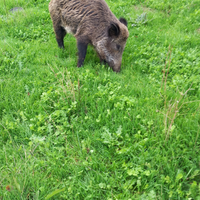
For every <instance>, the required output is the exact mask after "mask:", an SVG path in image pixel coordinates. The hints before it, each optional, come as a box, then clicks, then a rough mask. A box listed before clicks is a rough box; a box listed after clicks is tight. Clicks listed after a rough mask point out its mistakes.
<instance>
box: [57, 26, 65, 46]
mask: <svg viewBox="0 0 200 200" xmlns="http://www.w3.org/2000/svg"><path fill="white" fill-rule="evenodd" d="M54 30H55V34H56V40H57V43H58V46H59V47H60V48H63V49H64V42H63V39H64V37H65V35H66V31H65V29H64V28H63V27H61V26H58V27H55V28H54Z"/></svg>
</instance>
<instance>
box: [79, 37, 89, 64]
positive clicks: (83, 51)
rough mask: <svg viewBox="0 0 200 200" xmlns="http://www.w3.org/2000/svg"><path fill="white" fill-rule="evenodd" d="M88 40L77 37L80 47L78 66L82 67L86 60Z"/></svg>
mask: <svg viewBox="0 0 200 200" xmlns="http://www.w3.org/2000/svg"><path fill="white" fill-rule="evenodd" d="M88 43H89V42H87V41H83V40H82V39H77V48H78V64H77V67H81V66H82V65H83V62H84V60H85V56H86V53H87V46H88Z"/></svg>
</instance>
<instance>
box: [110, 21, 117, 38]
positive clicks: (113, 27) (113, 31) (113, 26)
mask: <svg viewBox="0 0 200 200" xmlns="http://www.w3.org/2000/svg"><path fill="white" fill-rule="evenodd" d="M119 34H120V28H119V26H118V24H116V23H112V24H111V25H110V26H109V28H108V35H109V36H110V37H112V36H116V37H117V36H118V35H119Z"/></svg>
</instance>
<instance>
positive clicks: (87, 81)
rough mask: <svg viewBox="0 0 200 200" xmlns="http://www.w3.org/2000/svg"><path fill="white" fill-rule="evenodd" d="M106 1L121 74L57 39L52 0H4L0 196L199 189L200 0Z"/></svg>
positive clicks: (163, 194) (0, 20) (145, 195)
mask: <svg viewBox="0 0 200 200" xmlns="http://www.w3.org/2000/svg"><path fill="white" fill-rule="evenodd" d="M107 3H108V5H109V6H110V8H111V10H112V11H113V12H114V14H115V15H116V16H117V17H121V16H124V17H125V18H126V19H127V20H128V28H129V33H130V36H129V39H128V41H127V45H126V48H125V51H124V54H123V61H122V70H121V72H120V73H118V74H116V73H114V72H113V71H112V70H111V69H110V68H109V67H107V66H104V65H100V64H99V59H98V58H97V55H96V53H94V49H93V48H91V47H89V49H88V53H87V56H86V60H85V64H84V66H83V67H82V68H77V67H76V63H77V56H76V52H77V47H76V40H75V39H74V38H73V37H72V36H70V35H67V36H66V37H65V47H66V48H65V49H64V50H61V49H59V48H58V47H57V44H56V40H55V35H54V33H53V27H52V22H51V20H50V15H49V12H48V4H49V0H37V1H36V0H27V1H23V0H6V1H5V0H1V1H0V141H1V143H0V199H6V200H7V199H12V200H13V199H35V200H36V199H77V200H78V199H84V200H86V199H92V200H94V199H106V200H114V199H124V200H128V199H134V200H135V199H141V200H142V199H145V200H150V199H200V154H199V149H200V136H199V135H200V101H199V100H200V49H199V46H200V2H199V1H197V0H194V1H186V0H177V1H174V0H169V1H167V2H166V1H164V0H154V1H153V0H148V1H146V0H140V1H138V0H127V1H122V0H107ZM13 7H23V9H24V10H21V11H19V12H14V13H11V12H10V11H9V10H10V9H12V8H13Z"/></svg>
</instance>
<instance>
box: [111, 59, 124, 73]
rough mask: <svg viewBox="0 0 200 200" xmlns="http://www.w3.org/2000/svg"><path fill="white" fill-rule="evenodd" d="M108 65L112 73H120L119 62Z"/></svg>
mask: <svg viewBox="0 0 200 200" xmlns="http://www.w3.org/2000/svg"><path fill="white" fill-rule="evenodd" d="M108 65H109V66H110V67H111V68H112V70H113V71H114V72H120V71H121V62H119V63H117V64H114V62H113V61H112V62H109V63H108Z"/></svg>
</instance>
